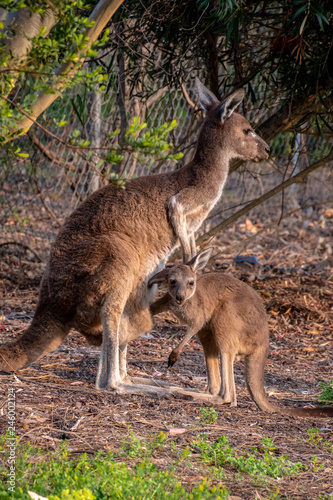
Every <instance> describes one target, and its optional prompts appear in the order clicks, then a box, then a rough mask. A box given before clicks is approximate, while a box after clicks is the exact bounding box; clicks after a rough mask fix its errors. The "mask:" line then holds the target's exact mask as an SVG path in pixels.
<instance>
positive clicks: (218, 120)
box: [0, 81, 269, 392]
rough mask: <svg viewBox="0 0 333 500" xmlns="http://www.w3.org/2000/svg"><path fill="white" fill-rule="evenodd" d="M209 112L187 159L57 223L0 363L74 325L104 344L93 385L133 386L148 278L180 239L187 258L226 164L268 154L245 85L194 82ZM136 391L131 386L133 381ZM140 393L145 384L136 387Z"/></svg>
mask: <svg viewBox="0 0 333 500" xmlns="http://www.w3.org/2000/svg"><path fill="white" fill-rule="evenodd" d="M197 90H198V93H199V99H200V102H201V104H202V106H203V107H204V108H205V109H206V111H207V116H206V118H205V120H204V123H203V125H202V128H201V131H200V134H199V138H198V142H197V148H196V152H195V155H194V158H193V160H192V161H191V162H190V163H189V164H187V165H185V166H184V167H183V168H181V169H179V170H176V171H174V172H171V173H166V174H159V175H151V176H147V177H139V178H137V179H133V180H130V181H128V182H127V183H126V186H125V189H117V188H116V187H114V186H112V185H109V186H106V187H104V188H102V189H100V190H99V191H97V192H95V193H93V194H92V195H91V196H90V197H89V198H87V199H86V200H85V201H84V202H83V203H82V204H81V205H80V206H79V207H78V208H77V209H76V210H75V211H74V212H73V213H72V214H71V215H70V216H69V217H68V218H67V220H66V221H65V223H64V225H63V227H62V228H61V229H60V231H59V234H58V236H57V238H56V240H55V243H54V245H53V247H52V249H51V254H50V258H49V261H48V263H47V267H46V270H45V273H44V275H43V278H42V281H41V287H40V294H39V301H38V305H37V309H36V312H35V315H34V318H33V320H32V323H31V325H30V326H29V328H28V329H27V330H26V331H25V332H24V334H23V335H22V336H21V337H20V338H19V339H18V340H17V341H15V342H13V343H11V344H6V345H3V346H2V347H1V349H0V369H2V370H18V369H20V368H22V367H25V366H27V365H29V364H30V363H32V362H34V361H36V360H37V359H38V358H40V357H41V356H42V355H44V354H46V353H47V352H49V351H51V350H52V349H55V348H56V347H57V346H58V345H59V344H60V343H61V342H62V341H63V340H64V338H65V337H66V336H67V334H68V333H69V331H70V329H71V328H75V329H76V330H78V331H79V332H81V333H82V334H83V335H85V336H86V338H87V339H88V341H90V342H91V343H94V344H96V345H100V344H102V349H101V355H100V360H99V366H98V371H97V379H96V388H98V389H107V388H112V389H118V390H119V391H121V392H126V391H128V392H133V388H130V387H129V386H130V384H131V380H130V379H129V377H127V373H126V349H127V343H128V342H129V341H130V340H132V339H134V338H136V337H137V336H138V335H140V334H141V333H143V332H145V331H148V330H149V329H151V328H152V320H151V315H150V311H149V305H150V304H151V303H152V302H153V300H154V297H155V292H156V288H157V287H156V286H155V287H151V288H150V289H148V288H147V282H148V280H149V278H150V277H151V276H152V275H153V274H154V273H155V272H156V271H158V270H160V269H162V268H163V267H164V263H165V260H166V259H167V257H168V256H169V255H170V253H171V251H172V249H173V248H174V246H175V245H176V243H177V240H178V239H179V240H180V243H181V246H182V249H183V254H184V261H186V260H187V259H188V257H189V255H191V254H193V251H194V243H193V240H194V237H193V234H194V232H195V231H196V230H197V229H198V228H199V227H200V225H201V223H202V222H203V220H204V219H205V217H206V216H207V214H208V213H209V211H210V210H211V209H212V208H213V206H214V205H215V204H216V203H217V201H218V200H219V198H220V196H221V194H222V189H223V186H224V184H225V181H226V178H227V174H228V166H229V162H230V160H232V159H234V158H242V159H245V160H253V161H261V160H266V159H267V158H268V153H269V148H268V146H267V144H266V143H265V142H264V141H263V140H262V139H261V138H260V137H258V136H257V135H256V134H255V132H254V131H253V129H252V127H251V125H250V124H249V122H248V121H247V120H246V119H245V118H244V117H243V116H241V115H240V114H237V113H235V112H234V110H235V108H236V107H237V106H238V105H239V104H240V103H241V101H242V99H243V97H244V91H243V90H238V91H236V92H234V93H233V94H232V95H231V96H230V97H227V98H226V99H225V100H224V101H223V102H222V103H219V102H218V101H217V99H216V97H215V96H214V95H213V94H212V93H211V92H210V91H209V90H208V89H206V88H205V87H204V86H203V85H202V84H201V83H200V82H199V81H197ZM132 387H133V385H132ZM142 390H143V391H144V388H142Z"/></svg>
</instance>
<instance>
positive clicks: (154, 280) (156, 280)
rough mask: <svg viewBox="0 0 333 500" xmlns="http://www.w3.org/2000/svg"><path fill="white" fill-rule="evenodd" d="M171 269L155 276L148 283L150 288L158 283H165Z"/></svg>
mask: <svg viewBox="0 0 333 500" xmlns="http://www.w3.org/2000/svg"><path fill="white" fill-rule="evenodd" d="M169 271H170V269H163V271H160V272H159V273H156V274H154V276H152V277H151V278H150V280H149V281H148V286H152V285H155V284H156V283H164V281H165V280H166V279H167V277H168V274H169Z"/></svg>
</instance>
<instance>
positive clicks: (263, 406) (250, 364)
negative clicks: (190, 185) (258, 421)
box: [245, 351, 333, 418]
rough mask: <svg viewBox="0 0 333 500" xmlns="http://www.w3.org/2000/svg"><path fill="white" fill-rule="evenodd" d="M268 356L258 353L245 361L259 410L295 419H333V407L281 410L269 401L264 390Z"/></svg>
mask: <svg viewBox="0 0 333 500" xmlns="http://www.w3.org/2000/svg"><path fill="white" fill-rule="evenodd" d="M266 358H267V354H266V353H263V352H261V351H258V352H256V353H254V354H251V355H250V356H248V357H247V358H246V359H245V378H246V384H247V388H248V391H249V393H250V396H251V398H252V399H253V401H254V402H255V403H256V405H257V406H258V408H259V409H260V410H262V411H266V412H268V413H274V412H276V413H280V414H282V415H291V416H294V417H310V418H311V417H312V418H319V417H333V406H326V407H325V406H323V407H315V408H285V407H284V408H281V407H279V406H276V405H275V404H273V403H270V402H269V400H268V399H267V396H266V393H265V389H264V369H265V363H266Z"/></svg>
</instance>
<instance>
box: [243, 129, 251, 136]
mask: <svg viewBox="0 0 333 500" xmlns="http://www.w3.org/2000/svg"><path fill="white" fill-rule="evenodd" d="M243 132H244V134H245V135H249V133H250V132H252V130H251V129H250V128H246V129H245V130H243Z"/></svg>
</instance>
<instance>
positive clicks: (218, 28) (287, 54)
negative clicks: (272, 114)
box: [118, 0, 333, 121]
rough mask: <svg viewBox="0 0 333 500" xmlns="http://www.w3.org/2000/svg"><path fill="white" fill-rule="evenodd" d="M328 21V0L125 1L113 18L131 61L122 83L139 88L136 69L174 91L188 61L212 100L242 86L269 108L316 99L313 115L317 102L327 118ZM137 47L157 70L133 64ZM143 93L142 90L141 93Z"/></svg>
mask: <svg viewBox="0 0 333 500" xmlns="http://www.w3.org/2000/svg"><path fill="white" fill-rule="evenodd" d="M332 14H333V3H332V2H327V1H326V0H297V1H295V2H289V1H286V0H279V1H277V2H275V1H274V2H273V1H272V0H270V1H266V2H261V1H260V0H254V1H252V2H245V1H244V0H237V1H236V0H217V1H216V2H211V1H209V0H186V1H185V2H177V1H175V0H174V1H172V2H169V1H162V2H155V4H154V5H153V6H151V5H150V2H148V1H147V0H143V1H142V2H137V1H136V0H128V1H127V2H125V3H124V4H123V5H122V7H121V9H120V12H119V14H118V18H119V30H120V36H121V39H122V41H123V45H124V50H125V51H126V53H127V55H128V57H129V58H130V60H131V61H132V64H131V65H129V67H128V70H127V77H128V78H129V79H130V81H131V82H132V86H133V88H134V87H135V86H136V83H137V82H138V81H139V80H140V81H143V74H142V72H141V69H140V68H142V69H143V70H144V71H145V72H148V73H149V74H150V75H154V78H156V77H159V78H161V80H164V81H168V82H169V84H170V83H171V84H172V82H174V83H175V84H176V82H177V81H178V79H179V78H180V77H186V76H187V75H186V72H187V68H188V66H187V65H186V64H184V60H185V61H186V60H188V61H189V62H190V65H191V67H192V68H193V69H195V70H196V69H197V68H205V69H204V73H205V75H207V80H208V84H209V86H210V88H211V90H213V91H214V92H215V93H216V94H217V95H221V94H222V95H223V94H225V93H228V92H230V89H231V88H234V87H237V86H245V85H246V86H247V88H248V91H249V92H250V94H251V97H252V100H253V101H254V102H257V104H259V103H263V102H265V101H266V100H267V98H272V97H274V100H273V102H272V104H274V106H275V107H276V104H277V101H278V102H280V103H281V102H289V103H291V102H294V101H296V102H297V101H302V100H306V99H307V98H308V97H309V96H315V99H314V100H313V102H312V104H311V106H312V109H315V104H316V103H317V104H318V103H320V104H321V109H322V115H325V113H326V114H327V110H326V107H327V106H329V103H330V102H332V101H331V98H332V87H333V85H332V82H333V69H332V68H333V47H332V36H333V25H332ZM133 32H135V33H136V36H135V40H133V36H132V35H133ZM147 40H149V44H147ZM142 47H146V51H149V53H153V52H154V51H156V50H157V49H159V50H160V51H161V52H162V54H163V58H162V60H159V62H158V65H156V64H155V62H154V58H147V59H146V60H145V64H144V65H140V64H139V59H140V53H141V52H142ZM221 71H222V73H223V75H224V76H223V79H222V81H221ZM259 85H262V88H261V90H260V91H259ZM149 90H150V89H149V88H146V89H145V88H143V94H144V93H145V92H146V93H147V92H149ZM325 99H326V100H325ZM317 109H320V106H319V107H318V106H317ZM306 114H307V113H306V112H305V110H304V115H306ZM328 121H330V120H329V119H328Z"/></svg>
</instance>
